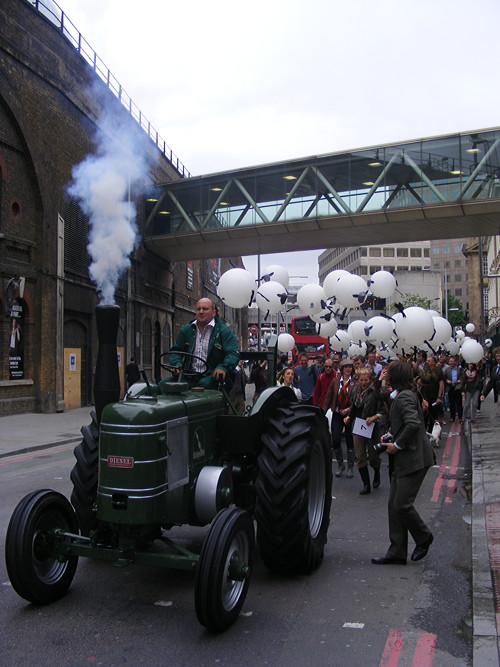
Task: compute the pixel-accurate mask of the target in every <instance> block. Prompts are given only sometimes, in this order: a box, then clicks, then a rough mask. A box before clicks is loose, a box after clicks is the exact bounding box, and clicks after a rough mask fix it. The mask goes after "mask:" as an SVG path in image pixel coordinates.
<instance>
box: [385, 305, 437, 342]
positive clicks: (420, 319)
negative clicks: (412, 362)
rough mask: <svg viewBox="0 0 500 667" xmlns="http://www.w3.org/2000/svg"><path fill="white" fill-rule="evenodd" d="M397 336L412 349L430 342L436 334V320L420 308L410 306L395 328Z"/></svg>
mask: <svg viewBox="0 0 500 667" xmlns="http://www.w3.org/2000/svg"><path fill="white" fill-rule="evenodd" d="M395 330H396V334H397V335H398V336H399V337H400V338H404V340H405V341H406V342H407V343H408V344H409V345H410V346H412V347H414V346H418V345H420V344H421V343H423V342H424V341H425V340H429V339H430V338H431V337H432V334H433V333H434V320H433V319H432V317H431V316H430V315H429V313H428V312H427V311H426V310H425V309H424V308H420V307H419V306H410V307H409V308H405V309H404V311H403V317H401V318H398V319H397V321H396V326H395Z"/></svg>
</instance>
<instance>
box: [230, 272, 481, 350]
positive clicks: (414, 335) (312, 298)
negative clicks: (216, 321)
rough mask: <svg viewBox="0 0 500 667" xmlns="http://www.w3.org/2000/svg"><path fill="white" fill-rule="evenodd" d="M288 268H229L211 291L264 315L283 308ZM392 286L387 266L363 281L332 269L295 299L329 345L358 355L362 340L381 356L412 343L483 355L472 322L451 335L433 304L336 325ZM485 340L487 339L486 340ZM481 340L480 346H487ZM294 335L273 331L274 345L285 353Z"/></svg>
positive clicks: (390, 292) (363, 347)
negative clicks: (345, 325)
mask: <svg viewBox="0 0 500 667" xmlns="http://www.w3.org/2000/svg"><path fill="white" fill-rule="evenodd" d="M288 283H289V275H288V271H287V270H286V269H285V268H284V267H282V266H280V265H276V264H272V265H270V266H267V267H266V268H265V269H264V273H263V275H262V276H261V277H260V278H259V279H258V280H255V279H254V278H253V276H252V275H251V273H250V272H249V271H247V270H246V269H239V268H235V269H229V271H226V272H225V273H224V274H223V275H222V276H221V278H220V280H219V284H218V287H217V294H218V296H219V298H220V299H221V301H223V302H224V303H225V304H226V305H228V306H230V307H232V308H243V307H245V306H249V305H250V304H251V303H252V302H253V301H254V300H255V302H256V304H257V306H258V308H259V310H261V311H262V312H263V313H265V315H266V316H267V315H273V314H276V313H279V312H280V311H282V310H284V308H285V304H286V301H287V297H288V292H287V288H288ZM396 292H397V283H396V279H395V278H394V276H393V275H392V273H389V271H376V272H375V273H374V274H373V275H372V276H371V277H370V279H369V280H368V281H365V280H364V279H363V278H362V277H361V276H357V275H355V274H352V273H349V272H348V271H345V270H343V269H338V270H336V271H332V272H331V273H329V274H328V275H327V276H326V278H325V280H324V283H323V286H321V285H318V284H316V283H308V284H307V285H304V286H303V287H301V288H300V290H299V292H298V293H297V305H298V307H299V309H300V311H301V313H302V314H304V315H309V316H310V317H311V319H312V320H313V321H314V322H316V325H317V326H316V331H317V333H318V335H320V336H322V337H323V338H328V339H329V343H330V347H331V348H332V349H333V350H334V351H336V352H346V353H347V354H348V355H349V356H354V355H357V354H362V355H364V354H365V353H366V350H367V346H368V345H373V346H375V348H376V349H377V350H378V351H379V352H380V353H381V354H382V355H383V356H385V357H396V356H397V355H399V354H405V353H407V352H409V351H412V350H413V349H414V348H418V349H421V350H425V351H427V352H430V353H435V352H437V351H438V350H444V351H446V352H448V353H449V354H458V353H460V354H461V356H462V357H463V359H464V360H465V361H466V362H468V363H477V362H478V361H479V360H480V359H482V358H483V356H484V354H485V351H484V348H483V346H482V345H481V344H480V343H479V342H478V341H477V340H475V339H473V338H470V336H467V335H466V332H467V333H473V332H474V329H475V327H474V324H472V323H469V324H467V326H466V332H464V331H458V332H457V334H456V336H455V338H453V336H452V333H453V332H452V327H451V324H450V323H449V322H448V320H446V319H445V318H444V317H441V315H440V314H439V313H437V312H436V311H435V310H426V309H425V308H420V307H419V306H410V307H409V308H405V309H404V310H402V311H401V312H398V313H396V314H395V315H393V316H391V317H388V316H383V315H376V316H374V317H371V318H370V319H368V320H367V321H365V320H354V321H352V322H351V323H350V324H349V326H348V328H347V330H343V329H339V328H338V321H337V319H336V318H338V319H339V320H343V319H344V318H345V316H346V314H347V313H348V312H349V311H350V310H352V309H354V308H359V307H362V306H363V304H364V303H365V302H366V300H367V298H369V297H371V296H374V297H378V298H383V299H388V298H390V297H392V296H393V295H394V294H395V293H396ZM488 343H489V345H488ZM491 344H492V343H491V341H490V340H487V341H485V346H486V347H489V346H491ZM294 345H295V341H294V339H293V337H292V336H291V335H290V334H280V335H279V336H278V349H279V351H280V352H283V353H286V352H289V351H291V350H292V349H293V347H294Z"/></svg>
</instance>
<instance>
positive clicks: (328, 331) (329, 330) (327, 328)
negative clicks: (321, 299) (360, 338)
mask: <svg viewBox="0 0 500 667" xmlns="http://www.w3.org/2000/svg"><path fill="white" fill-rule="evenodd" d="M337 329H338V324H337V320H336V319H335V318H333V317H332V318H331V320H329V321H328V322H327V321H326V320H323V321H322V322H319V323H316V331H317V333H318V336H323V338H330V336H334V335H335V333H336V332H337Z"/></svg>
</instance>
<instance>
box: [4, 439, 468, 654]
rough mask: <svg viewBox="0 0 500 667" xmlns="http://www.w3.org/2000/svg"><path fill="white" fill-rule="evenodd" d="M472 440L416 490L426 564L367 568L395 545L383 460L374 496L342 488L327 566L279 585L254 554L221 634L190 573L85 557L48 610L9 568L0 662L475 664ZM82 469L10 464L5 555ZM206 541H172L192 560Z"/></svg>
mask: <svg viewBox="0 0 500 667" xmlns="http://www.w3.org/2000/svg"><path fill="white" fill-rule="evenodd" d="M455 428H457V430H458V431H460V427H455ZM467 444H468V443H467V440H466V438H465V437H464V436H463V435H461V434H460V433H457V432H455V433H451V434H450V435H449V436H447V434H446V433H445V434H443V438H442V441H441V448H440V449H439V450H438V464H437V465H436V466H435V467H434V468H432V469H431V470H430V471H429V473H428V475H427V477H426V480H425V482H424V486H423V488H422V490H421V492H420V495H419V498H418V502H417V505H418V507H419V510H420V511H421V513H422V515H423V516H424V518H425V519H426V521H427V522H428V523H429V525H430V527H431V530H432V531H433V533H434V535H435V541H434V544H433V545H432V547H431V550H430V551H429V554H428V556H427V558H426V559H424V560H422V561H420V562H418V563H411V562H410V561H409V564H408V565H406V566H375V565H372V564H371V562H370V558H371V557H372V556H378V555H382V554H384V553H385V551H386V549H387V547H388V537H387V536H388V528H387V516H386V503H387V494H388V486H389V483H388V476H387V467H386V462H385V461H384V465H383V471H382V484H381V486H380V488H379V489H377V490H374V491H372V493H371V495H369V496H359V490H360V488H361V482H360V479H359V477H358V476H357V473H356V475H355V477H354V478H353V479H347V478H345V477H343V478H341V479H335V478H334V490H333V504H332V511H331V524H330V531H329V540H328V544H327V546H326V551H325V559H324V562H323V564H322V566H321V567H320V568H319V569H318V570H317V571H316V572H315V573H314V574H312V575H309V576H297V577H284V576H276V575H274V574H271V573H269V572H268V571H267V570H266V568H265V567H264V566H263V564H262V562H261V561H260V559H259V558H258V557H257V558H256V565H255V568H254V572H253V576H252V581H251V583H250V588H249V592H248V595H247V598H246V602H245V604H244V607H243V611H242V614H241V616H240V618H239V619H238V621H237V622H236V623H235V624H234V625H233V626H232V627H231V628H230V629H229V630H227V631H226V632H225V633H223V634H219V635H214V634H210V633H209V632H207V631H206V630H205V629H204V628H203V627H202V626H201V625H199V623H198V621H197V619H196V615H195V611H194V575H193V574H192V573H188V572H180V571H174V570H166V569H162V568H158V567H141V566H138V565H135V566H128V567H124V568H121V567H116V566H114V565H112V564H110V563H105V562H102V561H93V560H88V559H83V558H81V559H80V560H79V564H78V569H77V572H76V576H75V578H74V580H73V584H72V586H71V588H70V590H69V592H68V594H67V595H66V596H65V597H64V598H63V599H61V600H59V601H58V602H55V603H53V604H51V605H48V606H44V607H38V606H34V605H31V604H29V603H27V602H26V601H24V600H22V599H21V598H19V597H18V596H17V595H16V593H15V591H14V590H13V589H12V587H11V586H10V583H9V581H8V577H7V573H6V570H5V564H4V562H3V559H1V560H0V582H1V587H0V595H1V604H0V622H1V634H0V665H1V666H2V667H10V666H14V665H15V666H16V667H17V666H19V665H23V666H24V667H29V666H36V667H44V666H47V667H48V666H51V667H58V666H73V665H89V664H90V665H104V666H105V667H111V666H112V665H116V666H118V667H121V666H129V665H131V666H135V665H148V666H156V665H158V666H161V665H171V666H174V667H178V666H179V667H180V666H184V665H186V666H191V665H197V666H198V665H199V666H203V665H215V666H220V665H231V666H234V665H238V666H240V665H241V666H247V665H248V666H252V667H259V666H261V665H272V666H273V667H285V666H286V667H288V666H290V665H307V666H311V667H313V666H316V665H318V666H320V665H321V666H322V665H325V666H337V665H338V666H339V667H340V666H341V667H351V666H352V667H357V666H358V665H359V666H363V667H370V666H372V665H373V666H379V667H405V666H412V667H427V666H429V667H430V665H435V666H437V667H448V666H449V667H458V666H461V665H471V664H472V644H471V636H470V618H471V616H472V613H471V599H470V578H471V530H470V502H469V498H468V494H469V491H470V489H469V487H468V480H469V479H470V470H469V461H470V457H469V455H468V451H467V450H468V448H467ZM72 466H73V455H72V446H70V445H65V446H61V447H57V448H54V449H48V450H43V451H41V452H37V453H33V454H24V455H19V456H15V457H11V458H6V459H0V482H1V489H2V502H1V505H0V539H1V543H2V549H3V544H4V541H5V533H6V530H7V525H8V521H9V518H10V515H11V513H12V511H13V509H14V507H15V505H16V504H17V502H18V501H19V500H20V499H21V498H22V497H23V496H24V495H25V494H27V493H29V492H30V491H32V490H35V489H38V488H52V489H55V490H57V491H60V492H61V493H64V494H65V495H66V496H67V497H69V495H70V493H71V483H70V481H69V473H70V470H71V468H72ZM206 532H207V531H206V529H198V528H196V529H195V528H189V527H187V528H181V529H174V530H172V531H171V533H172V537H174V538H178V539H179V541H181V542H182V543H184V544H186V545H187V546H188V547H189V548H192V549H193V550H194V551H196V550H198V549H199V548H200V545H201V542H202V540H203V537H204V535H206ZM412 548H413V545H412V544H411V545H410V549H412Z"/></svg>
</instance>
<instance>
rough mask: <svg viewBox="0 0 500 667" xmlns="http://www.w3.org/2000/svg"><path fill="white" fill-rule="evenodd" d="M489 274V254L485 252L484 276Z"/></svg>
mask: <svg viewBox="0 0 500 667" xmlns="http://www.w3.org/2000/svg"><path fill="white" fill-rule="evenodd" d="M487 275H488V255H487V254H486V253H484V254H483V276H487Z"/></svg>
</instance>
